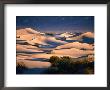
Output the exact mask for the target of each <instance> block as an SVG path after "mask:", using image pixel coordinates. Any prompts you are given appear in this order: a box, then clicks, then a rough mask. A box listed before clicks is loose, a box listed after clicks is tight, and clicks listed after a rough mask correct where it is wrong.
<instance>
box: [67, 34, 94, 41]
mask: <svg viewBox="0 0 110 90" xmlns="http://www.w3.org/2000/svg"><path fill="white" fill-rule="evenodd" d="M83 37H86V38H94V33H92V32H86V33H83V34H81V35H79V36H75V37H70V38H67V40H79V41H82V40H83Z"/></svg>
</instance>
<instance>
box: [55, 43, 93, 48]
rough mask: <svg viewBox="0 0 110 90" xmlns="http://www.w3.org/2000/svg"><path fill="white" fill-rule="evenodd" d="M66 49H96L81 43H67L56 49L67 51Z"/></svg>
mask: <svg viewBox="0 0 110 90" xmlns="http://www.w3.org/2000/svg"><path fill="white" fill-rule="evenodd" d="M66 48H77V49H94V47H93V46H92V45H90V44H87V43H79V42H73V43H67V44H64V45H60V46H57V47H56V49H66Z"/></svg>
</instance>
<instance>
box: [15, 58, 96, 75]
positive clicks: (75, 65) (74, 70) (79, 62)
mask: <svg viewBox="0 0 110 90" xmlns="http://www.w3.org/2000/svg"><path fill="white" fill-rule="evenodd" d="M48 61H49V62H51V64H52V66H51V67H50V68H48V69H47V71H45V72H44V73H42V74H94V61H92V62H90V61H88V58H86V57H84V58H77V59H75V58H71V57H68V56H63V57H57V56H52V57H50V59H49V60H48ZM28 69H29V68H27V67H26V66H25V64H24V63H23V62H22V63H17V65H16V74H22V73H23V71H24V70H28ZM39 74H40V73H39Z"/></svg>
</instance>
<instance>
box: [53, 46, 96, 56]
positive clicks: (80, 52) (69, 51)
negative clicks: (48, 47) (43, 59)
mask: <svg viewBox="0 0 110 90" xmlns="http://www.w3.org/2000/svg"><path fill="white" fill-rule="evenodd" d="M52 53H53V54H59V55H64V56H65V55H69V56H71V57H73V58H74V57H77V58H78V57H81V56H86V55H89V54H94V51H93V50H79V49H76V48H71V49H60V50H53V51H52Z"/></svg>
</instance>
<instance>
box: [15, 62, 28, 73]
mask: <svg viewBox="0 0 110 90" xmlns="http://www.w3.org/2000/svg"><path fill="white" fill-rule="evenodd" d="M26 69H28V68H27V67H26V66H25V64H24V63H23V62H21V63H17V64H16V74H22V73H23V71H24V70H26Z"/></svg>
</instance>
